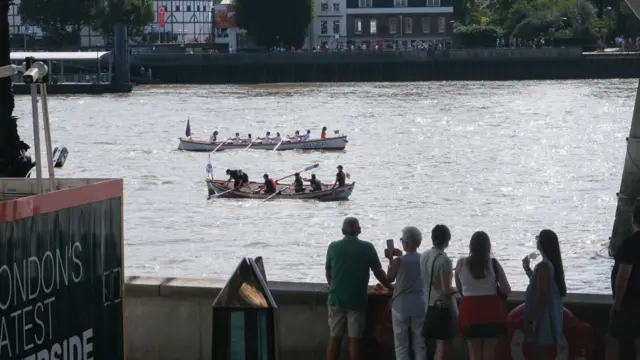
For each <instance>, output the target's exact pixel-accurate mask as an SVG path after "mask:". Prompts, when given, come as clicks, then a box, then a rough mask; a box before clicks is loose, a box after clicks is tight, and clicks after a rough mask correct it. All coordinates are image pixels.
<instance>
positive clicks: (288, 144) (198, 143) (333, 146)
mask: <svg viewBox="0 0 640 360" xmlns="http://www.w3.org/2000/svg"><path fill="white" fill-rule="evenodd" d="M347 142H348V141H347V136H346V135H343V136H337V137H331V138H326V139H312V140H307V141H290V140H285V141H282V143H281V144H280V146H278V143H272V144H262V143H261V142H260V140H258V141H256V142H254V143H253V144H251V147H250V149H253V150H273V149H275V148H276V146H277V147H278V151H284V150H344V148H345V147H346V146H347ZM248 146H249V144H244V143H243V144H233V143H231V142H224V143H223V142H219V141H218V142H210V141H202V140H192V139H191V138H182V137H181V138H180V144H179V145H178V150H184V151H214V150H216V149H217V150H216V151H222V150H244V149H246V148H247V147H248Z"/></svg>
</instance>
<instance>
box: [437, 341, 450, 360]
mask: <svg viewBox="0 0 640 360" xmlns="http://www.w3.org/2000/svg"><path fill="white" fill-rule="evenodd" d="M451 342H452V341H451V340H437V341H436V343H437V345H436V346H437V348H436V357H435V360H449V359H450V358H451V346H452V345H451Z"/></svg>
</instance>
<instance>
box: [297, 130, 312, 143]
mask: <svg viewBox="0 0 640 360" xmlns="http://www.w3.org/2000/svg"><path fill="white" fill-rule="evenodd" d="M310 137H311V130H307V133H306V134H304V135H302V139H300V141H309V138H310Z"/></svg>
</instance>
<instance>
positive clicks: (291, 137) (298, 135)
mask: <svg viewBox="0 0 640 360" xmlns="http://www.w3.org/2000/svg"><path fill="white" fill-rule="evenodd" d="M287 137H288V138H290V139H291V141H300V131H298V130H296V133H295V134H294V135H293V136H289V135H287Z"/></svg>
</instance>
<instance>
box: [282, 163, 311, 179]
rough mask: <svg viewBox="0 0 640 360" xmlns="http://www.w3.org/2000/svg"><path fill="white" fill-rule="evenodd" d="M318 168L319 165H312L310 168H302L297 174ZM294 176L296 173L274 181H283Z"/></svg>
mask: <svg viewBox="0 0 640 360" xmlns="http://www.w3.org/2000/svg"><path fill="white" fill-rule="evenodd" d="M318 166H320V164H314V165H311V166H307V167H306V168H304V169H302V170H301V171H298V172H299V173H301V172H305V171H309V170H313V169H315V168H317V167H318ZM295 174H296V173H293V174H291V175H287V176H285V177H283V178H280V179H278V180H276V182H279V181H281V180H284V179H286V178H290V177H292V176H293V175H295Z"/></svg>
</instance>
